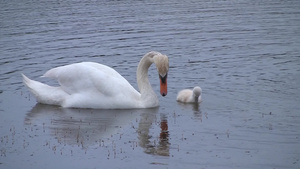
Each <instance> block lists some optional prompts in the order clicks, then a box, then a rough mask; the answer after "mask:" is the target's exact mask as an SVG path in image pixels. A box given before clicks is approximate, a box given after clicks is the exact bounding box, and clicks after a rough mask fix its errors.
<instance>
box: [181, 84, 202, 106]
mask: <svg viewBox="0 0 300 169" xmlns="http://www.w3.org/2000/svg"><path fill="white" fill-rule="evenodd" d="M201 93H202V89H201V88H200V87H199V86H196V87H194V89H193V90H191V89H184V90H181V91H180V92H179V93H178V94H177V98H176V100H177V101H178V102H183V103H200V102H202V98H201Z"/></svg>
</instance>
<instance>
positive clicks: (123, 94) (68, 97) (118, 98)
mask: <svg viewBox="0 0 300 169" xmlns="http://www.w3.org/2000/svg"><path fill="white" fill-rule="evenodd" d="M152 63H154V64H155V65H156V67H157V71H158V74H159V78H160V93H161V95H162V96H166V95H167V75H168V70H169V59H168V57H167V56H166V55H163V54H161V53H159V52H154V51H152V52H149V53H147V54H145V55H144V56H143V57H142V59H141V60H140V62H139V64H138V67H137V73H136V77H137V83H138V88H139V91H140V92H138V91H137V90H135V89H134V87H132V86H131V85H130V84H129V82H128V81H127V80H126V79H125V78H124V77H123V76H121V75H120V74H119V73H118V72H117V71H115V70H114V69H113V68H110V67H108V66H106V65H103V64H99V63H95V62H81V63H74V64H69V65H66V66H60V67H56V68H53V69H50V70H48V71H47V72H46V73H45V74H44V75H43V77H48V78H52V79H55V80H57V81H58V83H59V85H60V86H57V87H54V86H49V85H47V84H44V83H41V82H38V81H34V80H31V79H29V78H28V77H27V76H25V75H24V74H22V76H23V82H24V84H25V85H26V86H27V87H28V89H29V91H30V92H31V93H32V94H33V95H34V96H35V98H36V100H37V102H39V103H42V104H49V105H57V106H61V107H64V108H93V109H132V108H152V107H158V106H159V101H158V98H157V95H156V94H155V92H154V91H153V89H152V87H151V84H150V82H149V80H148V68H149V67H150V66H151V64H152Z"/></svg>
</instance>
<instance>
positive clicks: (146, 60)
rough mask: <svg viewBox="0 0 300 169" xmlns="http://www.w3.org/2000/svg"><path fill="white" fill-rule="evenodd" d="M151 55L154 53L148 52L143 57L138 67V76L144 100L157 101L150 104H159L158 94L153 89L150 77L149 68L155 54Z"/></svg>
mask: <svg viewBox="0 0 300 169" xmlns="http://www.w3.org/2000/svg"><path fill="white" fill-rule="evenodd" d="M151 55H152V54H147V55H145V56H144V57H143V58H142V59H141V61H140V63H139V65H138V68H137V74H136V77H137V83H138V87H139V90H140V93H141V99H142V101H145V102H155V103H148V104H158V99H157V96H156V94H155V92H154V91H153V89H152V87H151V84H150V82H149V79H148V69H149V67H150V66H151V64H152V63H153V56H151Z"/></svg>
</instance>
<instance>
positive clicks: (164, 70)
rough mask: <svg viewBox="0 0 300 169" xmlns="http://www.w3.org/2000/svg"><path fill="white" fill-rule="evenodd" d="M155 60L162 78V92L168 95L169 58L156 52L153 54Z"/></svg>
mask: <svg viewBox="0 0 300 169" xmlns="http://www.w3.org/2000/svg"><path fill="white" fill-rule="evenodd" d="M153 62H154V63H155V65H156V67H157V71H158V75H159V79H160V94H161V95H162V96H166V95H167V93H168V85H167V77H168V71H169V59H168V56H166V55H163V54H161V53H158V52H155V55H154V56H153Z"/></svg>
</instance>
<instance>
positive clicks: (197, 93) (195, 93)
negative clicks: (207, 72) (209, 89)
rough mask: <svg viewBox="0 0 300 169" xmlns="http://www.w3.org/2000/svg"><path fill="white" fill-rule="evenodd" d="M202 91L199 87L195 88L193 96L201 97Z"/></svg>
mask: <svg viewBox="0 0 300 169" xmlns="http://www.w3.org/2000/svg"><path fill="white" fill-rule="evenodd" d="M201 92H202V89H201V88H200V87H199V86H196V87H194V89H193V94H194V96H195V97H199V96H200V95H201Z"/></svg>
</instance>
